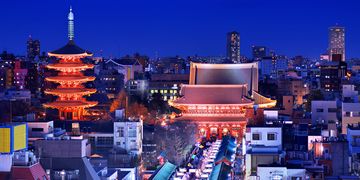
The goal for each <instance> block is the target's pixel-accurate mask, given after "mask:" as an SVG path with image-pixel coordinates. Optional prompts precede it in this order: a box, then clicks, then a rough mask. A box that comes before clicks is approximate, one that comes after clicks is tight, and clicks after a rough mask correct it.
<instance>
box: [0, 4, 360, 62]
mask: <svg viewBox="0 0 360 180" xmlns="http://www.w3.org/2000/svg"><path fill="white" fill-rule="evenodd" d="M309 2H310V1H309V0H307V1H305V2H286V1H277V2H266V1H262V0H256V1H254V2H247V1H242V2H236V1H227V2H219V1H211V2H208V1H206V3H205V1H198V2H190V1H185V2H184V1H182V2H179V1H176V2H165V1H157V2H146V1H140V0H139V1H136V2H96V1H87V3H86V4H84V3H80V2H75V1H73V2H69V1H67V2H64V1H52V2H46V1H45V0H41V1H37V2H27V1H25V2H21V3H16V2H3V4H4V5H5V6H8V7H9V8H5V9H4V10H2V11H0V15H1V17H4V19H3V23H4V24H11V23H12V22H13V21H14V22H19V23H18V24H17V25H15V26H8V27H7V28H3V29H2V30H0V42H1V43H0V50H1V51H3V50H6V51H8V52H10V53H15V54H16V55H25V52H26V40H27V39H28V36H29V35H32V37H33V39H39V40H40V42H41V52H43V51H45V52H49V51H51V50H54V49H56V48H57V47H59V46H63V45H64V44H65V43H66V42H67V12H68V10H69V6H70V5H72V7H73V11H74V14H75V41H76V42H77V44H79V45H80V46H82V47H84V48H86V49H88V50H90V51H92V52H94V53H95V56H98V55H100V54H99V52H100V50H103V55H104V56H113V57H118V56H124V55H127V54H134V53H135V52H139V53H140V54H145V55H148V56H150V57H154V56H155V53H156V52H157V53H158V55H159V56H160V57H162V56H175V55H180V56H191V55H195V54H197V55H199V56H221V55H222V56H225V54H226V33H227V32H230V31H237V32H239V33H240V39H241V42H240V47H241V55H245V56H247V57H250V56H251V46H252V45H264V46H267V47H268V48H269V49H272V50H275V52H277V53H278V54H281V55H282V54H284V55H287V56H295V55H304V56H305V57H309V58H318V57H319V55H320V54H321V53H324V52H325V51H326V49H327V45H328V28H329V27H331V26H333V25H335V24H336V23H338V24H339V25H340V26H344V27H345V28H346V47H347V52H346V55H347V57H349V58H353V57H360V46H359V45H358V44H359V43H358V42H360V34H358V33H356V32H360V23H359V22H358V21H356V20H355V18H354V17H359V16H360V13H359V12H357V11H356V10H355V7H356V5H360V3H359V2H356V1H347V2H340V1H338V0H332V1H328V2H327V3H326V4H324V3H321V2H315V4H314V3H313V2H312V6H311V7H307V6H308V4H307V3H309ZM173 7H176V9H172V8H173ZM96 8H97V9H96ZM14 9H16V12H21V13H15V14H14V12H13V10H14ZM229 9H230V10H229ZM231 10H234V11H231ZM299 10H301V11H299ZM187 11H188V12H187ZM135 12H136V13H135ZM213 12H218V13H213ZM259 12H261V13H259ZM323 12H339V13H330V14H328V13H323ZM49 13H50V14H49ZM303 13H306V14H307V15H306V16H305V15H304V14H303ZM24 14H26V16H24ZM44 14H46V16H44ZM164 14H166V16H164ZM284 14H286V15H284ZM265 16H266V18H264V17H265ZM35 19H36V20H35ZM272 19H277V21H271V20H272ZM258 22H261V23H258ZM44 24H46V25H44ZM189 27H190V28H189ZM309 27H313V28H309ZM169 40H172V42H171V41H169Z"/></svg>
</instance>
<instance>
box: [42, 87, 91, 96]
mask: <svg viewBox="0 0 360 180" xmlns="http://www.w3.org/2000/svg"><path fill="white" fill-rule="evenodd" d="M95 92H96V89H87V88H57V89H50V90H46V91H45V93H46V94H52V95H68V94H78V95H82V96H85V95H89V94H93V93H95Z"/></svg>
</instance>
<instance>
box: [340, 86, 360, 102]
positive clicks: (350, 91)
mask: <svg viewBox="0 0 360 180" xmlns="http://www.w3.org/2000/svg"><path fill="white" fill-rule="evenodd" d="M342 96H343V100H345V99H347V98H348V99H353V100H356V102H358V96H359V92H358V91H355V85H350V84H346V85H343V88H342ZM355 97H356V98H355Z"/></svg>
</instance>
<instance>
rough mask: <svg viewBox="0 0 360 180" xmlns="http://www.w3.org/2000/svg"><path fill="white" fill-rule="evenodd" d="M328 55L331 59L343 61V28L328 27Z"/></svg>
mask: <svg viewBox="0 0 360 180" xmlns="http://www.w3.org/2000/svg"><path fill="white" fill-rule="evenodd" d="M328 51H329V56H330V60H331V61H345V28H344V27H340V26H337V25H336V26H333V27H330V28H329V48H328Z"/></svg>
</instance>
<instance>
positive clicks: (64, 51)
mask: <svg viewBox="0 0 360 180" xmlns="http://www.w3.org/2000/svg"><path fill="white" fill-rule="evenodd" d="M56 55H86V56H88V55H92V53H91V52H89V51H86V50H84V49H82V48H80V47H79V46H77V45H76V44H75V42H74V41H73V40H70V41H69V42H68V43H67V44H66V45H65V46H63V47H61V48H60V49H57V50H55V51H51V52H50V53H49V56H56Z"/></svg>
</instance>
